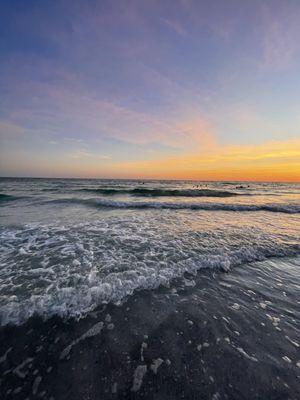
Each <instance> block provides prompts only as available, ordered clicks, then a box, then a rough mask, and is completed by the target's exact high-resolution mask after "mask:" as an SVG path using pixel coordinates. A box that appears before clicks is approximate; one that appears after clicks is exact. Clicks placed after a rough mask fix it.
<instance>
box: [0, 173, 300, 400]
mask: <svg viewBox="0 0 300 400" xmlns="http://www.w3.org/2000/svg"><path fill="white" fill-rule="evenodd" d="M0 203H1V206H0V210H1V213H0V221H1V227H0V246H1V252H0V325H1V327H0V372H1V379H0V393H1V396H0V397H1V399H2V398H3V399H31V398H43V399H49V400H50V399H51V400H53V399H131V398H133V399H139V398H141V399H142V398H143V399H182V398H183V399H212V400H222V399H229V400H232V399H238V400H241V399H297V398H299V397H298V396H299V388H300V296H299V294H300V240H299V239H300V184H299V183H254V182H200V181H199V182H196V181H158V180H153V181H150V180H145V181H142V180H96V179H30V178H1V179H0Z"/></svg>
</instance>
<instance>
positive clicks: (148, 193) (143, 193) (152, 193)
mask: <svg viewBox="0 0 300 400" xmlns="http://www.w3.org/2000/svg"><path fill="white" fill-rule="evenodd" d="M80 191H83V192H88V193H95V194H102V195H104V196H114V195H120V194H129V195H131V196H140V197H166V196H167V197H231V196H240V195H242V194H241V193H235V192H229V191H224V190H212V189H147V188H134V189H112V188H111V189H108V188H106V189H105V188H98V189H87V188H85V189H81V190H80Z"/></svg>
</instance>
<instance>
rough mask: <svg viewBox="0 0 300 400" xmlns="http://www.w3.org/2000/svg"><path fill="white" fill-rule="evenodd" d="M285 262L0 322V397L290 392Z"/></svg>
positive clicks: (293, 345)
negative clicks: (70, 312)
mask: <svg viewBox="0 0 300 400" xmlns="http://www.w3.org/2000/svg"><path fill="white" fill-rule="evenodd" d="M292 261H293V262H294V264H295V265H294V267H290V266H289V265H290V264H289V259H286V260H284V259H283V260H276V261H275V260H268V261H265V262H259V263H255V264H251V265H244V266H240V267H237V268H235V269H233V270H232V271H230V273H228V274H225V273H222V272H213V271H210V270H201V271H200V272H199V273H198V274H197V275H196V276H194V275H189V274H186V275H185V276H184V277H183V278H182V279H176V280H175V281H174V282H173V283H172V285H171V286H170V287H169V288H164V287H160V288H159V289H156V290H153V291H147V290H142V291H139V292H136V293H134V294H133V295H132V296H130V297H129V298H128V299H127V300H126V301H125V303H124V304H122V305H121V306H116V305H112V304H108V305H105V306H102V307H98V309H97V310H95V311H94V312H91V313H90V314H89V315H87V316H86V318H84V319H82V320H80V321H75V320H74V319H69V320H63V319H61V318H59V317H52V318H51V319H49V320H47V321H43V320H42V319H41V318H38V317H32V318H31V319H30V320H28V321H27V322H26V323H25V324H23V325H21V326H6V327H2V328H1V329H0V343H1V345H0V346H1V351H0V357H1V359H0V360H1V362H0V369H1V376H2V379H1V386H0V388H1V392H2V393H4V399H25V398H45V399H51V400H52V399H53V398H54V399H66V398H72V399H75V400H76V399H99V398H101V399H124V398H128V399H129V398H130V399H131V398H143V399H154V398H155V399H174V398H183V397H184V398H186V399H196V398H197V399H199V398H203V399H214V400H217V399H223V398H225V399H226V398H228V399H239V400H240V399H257V398H272V399H283V398H290V399H296V398H297V393H298V392H297V389H298V387H299V376H300V364H299V365H298V363H299V361H300V360H297V354H299V343H298V342H297V335H298V337H299V317H300V310H299V301H298V300H297V293H296V290H295V289H296V288H297V285H299V282H297V279H294V282H291V281H292V278H293V276H294V273H293V272H294V270H289V268H299V267H300V262H299V257H297V258H295V259H293V260H292ZM291 265H292V264H291ZM294 278H295V277H294ZM275 300H276V302H275Z"/></svg>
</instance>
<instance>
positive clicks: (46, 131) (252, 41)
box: [0, 0, 300, 179]
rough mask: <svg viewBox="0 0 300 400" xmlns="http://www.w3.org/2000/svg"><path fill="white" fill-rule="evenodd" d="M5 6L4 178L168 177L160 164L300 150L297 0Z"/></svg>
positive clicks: (0, 92)
mask: <svg viewBox="0 0 300 400" xmlns="http://www.w3.org/2000/svg"><path fill="white" fill-rule="evenodd" d="M0 10H1V11H0V134H1V139H0V140H1V163H0V167H1V175H4V176H7V175H9V176H11V175H13V176H92V177H110V176H112V177H117V176H120V177H139V176H140V172H139V171H140V169H141V167H142V169H143V176H145V177H152V176H153V177H157V176H161V177H164V176H166V177H172V176H174V177H176V173H175V172H174V174H172V170H171V169H170V168H171V166H170V167H169V169H168V170H163V168H162V170H161V174H159V173H158V172H157V165H160V164H165V162H166V160H170V159H172V160H176V158H178V157H179V159H182V157H185V158H186V159H189V157H191V159H193V160H194V159H195V155H198V156H199V158H201V157H205V156H207V154H208V153H209V154H211V153H213V152H215V154H223V153H224V152H226V154H227V153H228V154H229V153H230V152H231V151H232V149H234V148H236V147H237V146H240V147H241V149H243V150H242V152H243V151H246V150H247V149H249V151H250V152H252V151H253V148H254V147H255V146H260V147H261V148H262V147H263V148H264V152H265V153H266V154H267V153H270V151H269V149H273V147H274V146H275V147H276V149H278V148H279V147H280V146H279V147H278V143H279V142H282V143H283V148H286V149H287V150H286V151H288V149H290V148H292V149H294V148H295V146H298V142H297V139H299V137H300V135H299V128H300V74H299V71H300V41H299V37H300V2H299V1H298V0H295V1H294V0H272V1H255V0H251V1H250V0H249V1H247V0H245V1H237V0H228V1H226V2H225V1H218V0H216V1H212V0H210V1H208V0H205V1H201V0H198V1H192V0H179V1H178V0H177V1H176V0H175V1H168V0H163V1H143V0H139V1H138V0H136V1H76V0H75V1H32V0H29V1H28V0H27V1H16V0H10V1H7V0H3V1H2V2H1V8H0ZM274 143H275V145H274ZM275 147H274V148H275ZM251 149H252V150H251ZM276 151H277V153H278V150H276ZM273 153H274V152H273V150H272V154H273ZM277 153H276V154H277ZM230 154H231V153H230ZM293 154H294V153H293ZM298 156H299V155H298V153H297V154H296V155H293V159H292V161H291V162H292V164H291V168H292V169H295V165H296V167H297V166H298V165H299V157H298ZM281 157H282V156H281ZM285 157H286V156H285ZM279 158H280V157H279ZM141 162H142V163H143V164H140V163H141ZM274 162H275V163H276V162H277V164H278V163H280V162H281V161H280V160H279V159H278V157H277V159H276V160H274ZM145 163H148V164H147V165H148V167H146V166H145V165H146V164H145ZM219 164H220V165H219ZM219 164H218V163H217V165H219V166H218V168H221V169H222V164H221V163H219ZM151 165H152V166H153V165H155V166H156V169H155V171H156V172H155V173H154V170H153V169H151V168H152V167H151ZM172 165H173V164H172ZM285 165H286V164H285ZM254 167H255V166H254ZM197 168H198V169H199V178H205V170H204V171H203V166H202V167H201V166H200V165H199V167H197ZM224 168H225V169H226V168H227V169H228V170H230V165H226V164H224ZM236 168H237V167H236ZM255 168H256V167H255ZM255 168H254V169H255ZM286 168H288V167H286ZM297 168H298V167H297ZM196 172H197V171H196V170H193V173H192V176H191V177H196V176H197V175H195V174H196ZM180 176H181V175H180ZM182 176H186V177H187V178H188V177H190V176H189V173H188V171H187V172H186V175H184V174H183V175H182ZM207 176H208V177H209V176H210V175H209V172H207ZM220 178H222V176H221V175H220ZM293 179H294V178H293Z"/></svg>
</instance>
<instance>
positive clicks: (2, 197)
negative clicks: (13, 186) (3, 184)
mask: <svg viewBox="0 0 300 400" xmlns="http://www.w3.org/2000/svg"><path fill="white" fill-rule="evenodd" d="M23 198H24V197H20V196H12V195H10V194H5V193H0V202H2V201H15V200H20V199H23Z"/></svg>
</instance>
